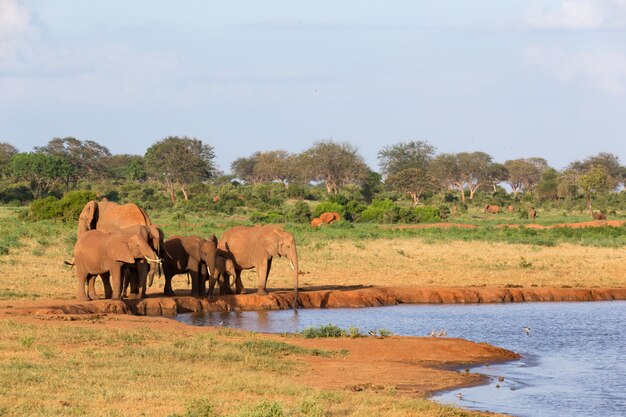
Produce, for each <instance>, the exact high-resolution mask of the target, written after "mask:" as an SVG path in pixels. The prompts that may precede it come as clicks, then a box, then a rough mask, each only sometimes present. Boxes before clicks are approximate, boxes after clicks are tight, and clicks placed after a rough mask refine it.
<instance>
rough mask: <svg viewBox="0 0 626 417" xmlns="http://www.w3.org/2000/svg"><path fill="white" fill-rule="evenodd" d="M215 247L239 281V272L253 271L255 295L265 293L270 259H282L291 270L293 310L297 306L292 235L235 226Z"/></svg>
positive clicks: (273, 229) (271, 228) (266, 228)
mask: <svg viewBox="0 0 626 417" xmlns="http://www.w3.org/2000/svg"><path fill="white" fill-rule="evenodd" d="M217 248H218V250H219V251H221V252H220V253H223V254H224V256H225V257H227V258H229V259H231V260H232V261H233V264H234V265H235V271H236V273H237V277H236V279H237V280H238V281H239V282H241V271H242V270H244V269H252V268H256V270H257V274H258V291H257V294H262V295H265V294H267V278H268V276H269V274H270V269H271V267H272V259H273V258H274V256H286V257H287V259H289V261H290V263H291V267H292V268H293V270H294V275H293V293H294V301H293V308H294V309H295V308H297V306H298V252H297V249H296V240H295V238H294V237H293V235H292V234H291V233H289V232H287V231H285V230H284V229H283V228H282V227H281V226H275V225H266V226H251V227H247V226H235V227H233V228H231V229H228V230H227V231H225V232H224V234H223V235H222V236H221V237H220V239H219V242H218V245H217Z"/></svg>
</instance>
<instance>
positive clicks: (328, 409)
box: [0, 318, 480, 417]
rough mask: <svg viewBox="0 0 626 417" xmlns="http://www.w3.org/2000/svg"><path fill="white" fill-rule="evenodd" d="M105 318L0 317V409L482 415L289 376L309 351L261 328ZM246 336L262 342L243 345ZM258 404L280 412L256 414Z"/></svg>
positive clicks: (314, 416)
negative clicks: (162, 325)
mask: <svg viewBox="0 0 626 417" xmlns="http://www.w3.org/2000/svg"><path fill="white" fill-rule="evenodd" d="M102 320H105V319H103V318H100V319H98V318H92V319H89V320H80V321H74V322H66V321H58V320H57V319H48V320H46V321H40V322H38V321H35V322H32V320H31V322H27V323H24V322H19V321H13V320H4V321H2V322H0V415H7V416H20V417H22V416H30V415H38V416H66V415H85V416H166V415H173V414H174V413H185V410H186V409H187V411H188V412H187V413H186V414H184V415H185V416H190V417H191V416H233V417H235V416H240V417H254V416H265V415H272V416H281V415H293V416H302V417H307V416H309V417H321V416H381V417H386V416H389V417H391V416H407V417H408V416H416V415H419V416H431V417H435V416H478V415H480V413H471V412H464V411H461V410H459V409H455V408H451V407H445V406H441V405H438V404H435V403H432V402H430V401H427V400H424V399H411V398H408V397H398V396H397V395H396V394H395V391H394V389H393V387H389V388H387V389H385V390H383V391H379V392H373V391H369V390H365V391H363V392H350V391H341V392H335V391H325V390H321V389H316V388H311V387H308V386H303V385H298V384H294V383H293V380H292V378H291V375H294V374H297V373H299V372H306V368H305V367H303V366H302V363H301V361H302V360H303V359H304V358H305V357H306V356H307V355H310V354H311V353H308V352H309V351H307V350H306V349H302V350H299V351H293V350H292V348H293V346H292V345H289V344H286V343H285V342H283V341H269V342H265V337H264V336H261V335H254V334H248V333H244V332H232V331H229V330H215V329H190V330H187V328H183V327H182V326H179V327H178V328H177V329H176V330H173V329H172V328H171V326H169V327H168V331H167V332H162V331H156V329H155V328H153V327H150V326H151V325H150V324H146V323H143V324H142V322H137V323H136V324H135V325H134V326H129V325H132V323H129V322H128V319H126V320H124V321H120V322H119V326H116V324H115V323H110V322H108V323H103V322H102ZM129 327H130V328H129ZM192 330H193V331H192ZM250 341H264V343H265V344H264V346H267V347H268V349H265V350H263V351H258V350H257V349H251V348H249V347H246V342H250ZM329 353H332V352H329ZM197 400H201V402H200V404H201V405H202V404H206V403H207V402H208V403H210V404H212V409H211V410H212V412H213V414H208V413H207V411H208V408H207V407H206V406H204V407H202V406H200V407H198V406H197V403H196V406H195V410H193V408H194V407H193V406H194V401H197ZM259 404H261V405H262V404H265V405H266V406H271V407H273V408H274V409H275V410H276V409H278V410H281V411H282V412H283V413H282V414H267V413H265V414H263V413H254V412H253V410H254V409H255V408H256V407H259ZM190 409H191V411H189V410H190ZM192 411H195V412H192ZM202 412H204V414H203V413H202ZM178 415H180V414H178Z"/></svg>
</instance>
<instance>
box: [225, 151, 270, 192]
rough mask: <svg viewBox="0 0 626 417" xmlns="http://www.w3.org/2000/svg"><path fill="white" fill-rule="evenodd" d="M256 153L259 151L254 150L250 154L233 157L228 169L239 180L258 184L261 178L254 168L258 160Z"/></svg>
mask: <svg viewBox="0 0 626 417" xmlns="http://www.w3.org/2000/svg"><path fill="white" fill-rule="evenodd" d="M258 155H259V152H255V153H254V154H252V155H251V156H248V157H241V158H237V159H235V160H234V161H233V162H232V163H231V164H230V170H231V171H232V172H233V174H234V175H235V176H236V177H237V178H239V179H240V180H243V181H245V182H248V183H250V184H260V183H261V182H263V180H262V179H261V178H260V177H259V176H258V174H257V173H256V171H255V169H254V168H255V166H256V164H257V162H258Z"/></svg>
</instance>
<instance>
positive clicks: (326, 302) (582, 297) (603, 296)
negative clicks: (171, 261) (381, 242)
mask: <svg viewBox="0 0 626 417" xmlns="http://www.w3.org/2000/svg"><path fill="white" fill-rule="evenodd" d="M181 292H182V291H181ZM610 300H626V288H534V287H533V288H490V287H463V288H450V287H375V286H368V287H365V286H352V287H332V286H327V287H309V288H307V289H302V290H301V291H300V293H299V305H300V307H301V308H339V307H379V306H386V305H396V304H476V303H509V302H537V301H610ZM292 302H293V292H292V291H289V290H278V291H275V292H272V293H270V294H269V295H267V296H259V295H256V294H241V295H226V296H217V297H213V298H212V299H211V300H210V301H209V300H207V299H206V298H195V297H189V296H185V295H181V296H176V297H162V296H157V295H150V296H149V297H148V298H146V299H143V300H124V301H112V300H97V301H89V302H79V301H73V300H28V301H23V300H22V301H3V302H1V303H0V313H3V314H9V315H13V314H17V315H20V314H96V313H115V314H134V315H151V316H160V315H164V316H166V315H175V314H178V313H188V312H198V311H251V310H280V309H288V308H291V304H292Z"/></svg>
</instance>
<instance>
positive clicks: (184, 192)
mask: <svg viewBox="0 0 626 417" xmlns="http://www.w3.org/2000/svg"><path fill="white" fill-rule="evenodd" d="M180 189H181V190H182V192H183V195H184V196H185V201H189V196H188V195H187V190H185V186H184V185H183V186H181V187H180Z"/></svg>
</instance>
